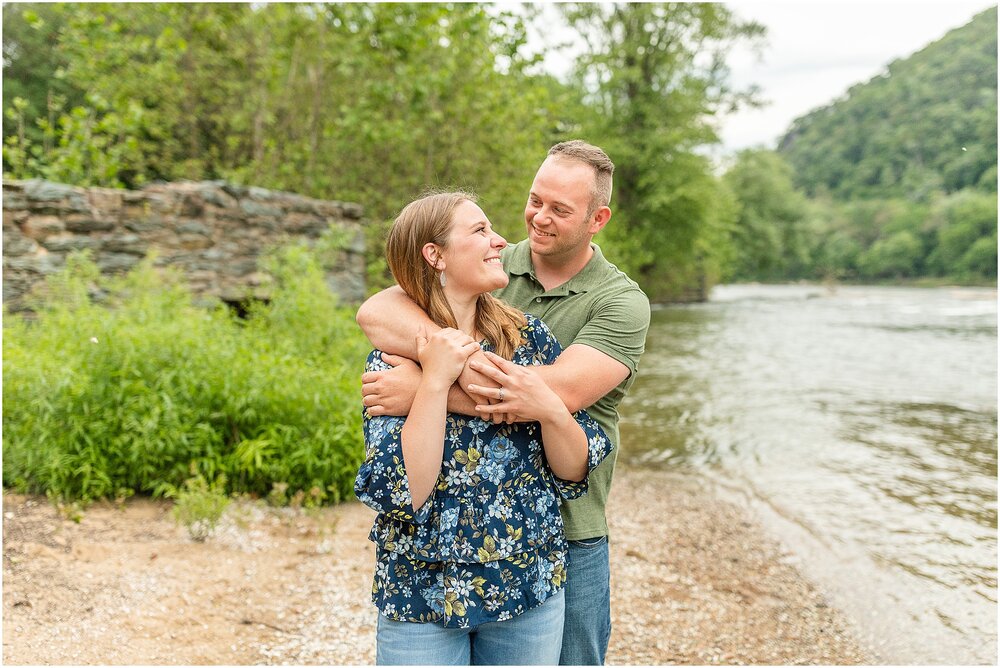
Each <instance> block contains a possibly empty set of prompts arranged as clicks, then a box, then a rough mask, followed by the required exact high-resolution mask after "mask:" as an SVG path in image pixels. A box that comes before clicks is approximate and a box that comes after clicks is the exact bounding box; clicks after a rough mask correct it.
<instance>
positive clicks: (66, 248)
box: [42, 233, 101, 253]
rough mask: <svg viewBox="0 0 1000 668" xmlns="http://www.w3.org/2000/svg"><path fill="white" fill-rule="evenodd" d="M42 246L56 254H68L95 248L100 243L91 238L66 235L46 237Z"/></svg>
mask: <svg viewBox="0 0 1000 668" xmlns="http://www.w3.org/2000/svg"><path fill="white" fill-rule="evenodd" d="M42 245H43V246H45V247H46V248H48V249H49V250H50V251H53V252H56V253H68V252H70V251H76V250H83V249H85V248H97V247H98V246H100V245H101V242H100V240H99V239H95V238H93V237H88V236H82V235H77V234H68V233H66V234H57V235H53V236H50V237H46V238H45V240H44V241H42Z"/></svg>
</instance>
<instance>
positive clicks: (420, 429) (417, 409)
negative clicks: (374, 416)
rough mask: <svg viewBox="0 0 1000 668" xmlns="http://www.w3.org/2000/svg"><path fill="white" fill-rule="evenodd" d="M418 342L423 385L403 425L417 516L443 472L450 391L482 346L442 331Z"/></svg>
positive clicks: (453, 332)
mask: <svg viewBox="0 0 1000 668" xmlns="http://www.w3.org/2000/svg"><path fill="white" fill-rule="evenodd" d="M414 338H415V341H414V347H415V348H416V351H417V359H418V360H419V361H420V365H421V367H423V374H422V376H421V378H420V385H419V387H418V388H417V394H416V396H415V397H414V399H413V405H412V406H411V407H410V414H409V415H408V416H407V418H406V422H405V423H404V424H403V431H402V437H401V439H402V449H403V464H404V466H405V467H406V478H407V481H408V483H409V487H410V496H411V498H412V503H413V510H414V513H416V511H417V510H419V509H420V507H421V506H422V505H424V503H425V502H426V501H427V499H428V498H430V495H431V494H432V493H433V491H434V485H435V483H436V482H437V478H438V474H439V473H440V472H441V461H442V459H443V457H444V434H445V424H446V422H447V419H448V390H449V389H450V388H451V386H452V384H453V383H454V382H455V379H456V378H458V374H460V373H461V372H462V368H463V367H464V366H465V361H466V360H467V359H468V358H469V355H471V354H472V353H474V352H476V351H478V350H479V349H480V348H479V344H478V343H476V342H475V341H473V340H472V339H471V338H470V337H469V335H468V334H466V333H465V332H462V331H459V330H457V329H441V330H438V331H437V332H435V333H434V334H431V335H430V336H429V337H428V336H427V335H426V334H425V333H422V334H420V335H418V336H416V337H414Z"/></svg>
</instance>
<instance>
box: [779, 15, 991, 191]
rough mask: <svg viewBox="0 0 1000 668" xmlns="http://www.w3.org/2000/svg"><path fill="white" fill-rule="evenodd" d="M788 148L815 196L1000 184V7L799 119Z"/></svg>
mask: <svg viewBox="0 0 1000 668" xmlns="http://www.w3.org/2000/svg"><path fill="white" fill-rule="evenodd" d="M779 152H780V153H781V154H782V155H783V156H784V157H785V159H786V160H788V162H789V164H791V165H792V169H793V170H794V173H795V179H796V184H797V185H799V186H800V187H802V188H803V189H804V190H805V191H806V193H808V194H809V195H817V194H820V193H824V192H828V193H830V194H831V195H833V196H835V197H836V198H838V199H840V200H854V199H882V198H889V197H904V198H906V199H910V200H916V201H920V200H925V199H927V198H928V197H930V196H932V195H933V194H934V193H941V192H944V193H951V192H956V191H958V190H962V189H965V188H976V189H979V190H982V191H984V192H994V193H995V192H996V190H997V167H996V165H997V9H996V8H995V7H994V8H992V9H989V10H987V11H985V12H982V13H981V14H979V15H978V16H976V18H975V19H973V20H972V21H971V22H970V23H969V24H967V25H965V26H963V27H961V28H958V29H956V30H952V31H951V32H949V33H948V34H947V35H945V36H944V37H943V38H942V39H940V40H938V41H936V42H934V43H933V44H931V45H929V46H927V47H926V48H924V49H923V50H921V51H919V52H918V53H915V54H913V55H912V56H910V57H909V58H906V59H903V60H897V61H895V62H893V63H890V64H889V66H888V68H887V69H886V71H885V72H884V73H883V74H881V75H879V76H877V77H875V78H874V79H872V80H871V81H869V82H867V83H864V84H858V85H856V86H854V87H852V88H851V89H850V90H849V91H848V92H847V94H846V95H845V96H844V97H843V98H841V99H838V100H836V101H835V102H833V103H832V104H830V105H829V106H827V107H823V108H821V109H817V110H816V111H813V112H812V113H810V114H807V115H806V116H803V117H802V118H799V119H797V120H796V121H795V122H794V123H793V124H792V127H791V128H790V129H789V131H788V133H787V134H786V135H785V136H784V137H783V138H782V140H781V142H780V146H779Z"/></svg>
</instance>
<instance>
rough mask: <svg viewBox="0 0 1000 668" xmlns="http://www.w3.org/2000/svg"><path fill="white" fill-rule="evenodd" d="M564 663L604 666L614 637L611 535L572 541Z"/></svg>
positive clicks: (563, 650) (567, 581)
mask: <svg viewBox="0 0 1000 668" xmlns="http://www.w3.org/2000/svg"><path fill="white" fill-rule="evenodd" d="M565 589H566V625H565V627H564V629H563V639H562V654H561V655H560V656H559V664H560V665H563V666H603V665H604V657H605V655H606V654H607V653H608V640H610V639H611V569H610V566H609V564H608V537H607V536H601V537H599V538H590V539H587V540H571V541H569V566H568V567H567V569H566V588H565Z"/></svg>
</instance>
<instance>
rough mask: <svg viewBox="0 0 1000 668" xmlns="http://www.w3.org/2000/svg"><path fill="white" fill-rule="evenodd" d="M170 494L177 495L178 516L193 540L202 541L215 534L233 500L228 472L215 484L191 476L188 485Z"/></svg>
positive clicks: (178, 520) (175, 509)
mask: <svg viewBox="0 0 1000 668" xmlns="http://www.w3.org/2000/svg"><path fill="white" fill-rule="evenodd" d="M168 496H172V497H174V508H173V514H174V519H175V520H176V521H177V523H178V524H183V525H184V527H185V528H186V529H187V532H188V535H189V536H190V537H191V540H193V541H195V542H198V543H202V542H204V541H205V540H206V539H207V538H208V537H209V536H211V535H212V533H213V532H214V531H215V527H216V525H218V523H219V520H220V519H222V514H223V513H225V512H226V508H228V507H229V501H230V498H229V496H228V495H227V494H226V476H225V475H220V476H219V478H218V480H216V481H215V482H214V483H211V484H209V482H208V481H207V480H205V478H204V477H202V476H200V475H198V476H195V477H193V478H189V479H188V480H186V481H185V482H184V487H182V488H181V489H177V490H171V492H170V493H169V494H168Z"/></svg>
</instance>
